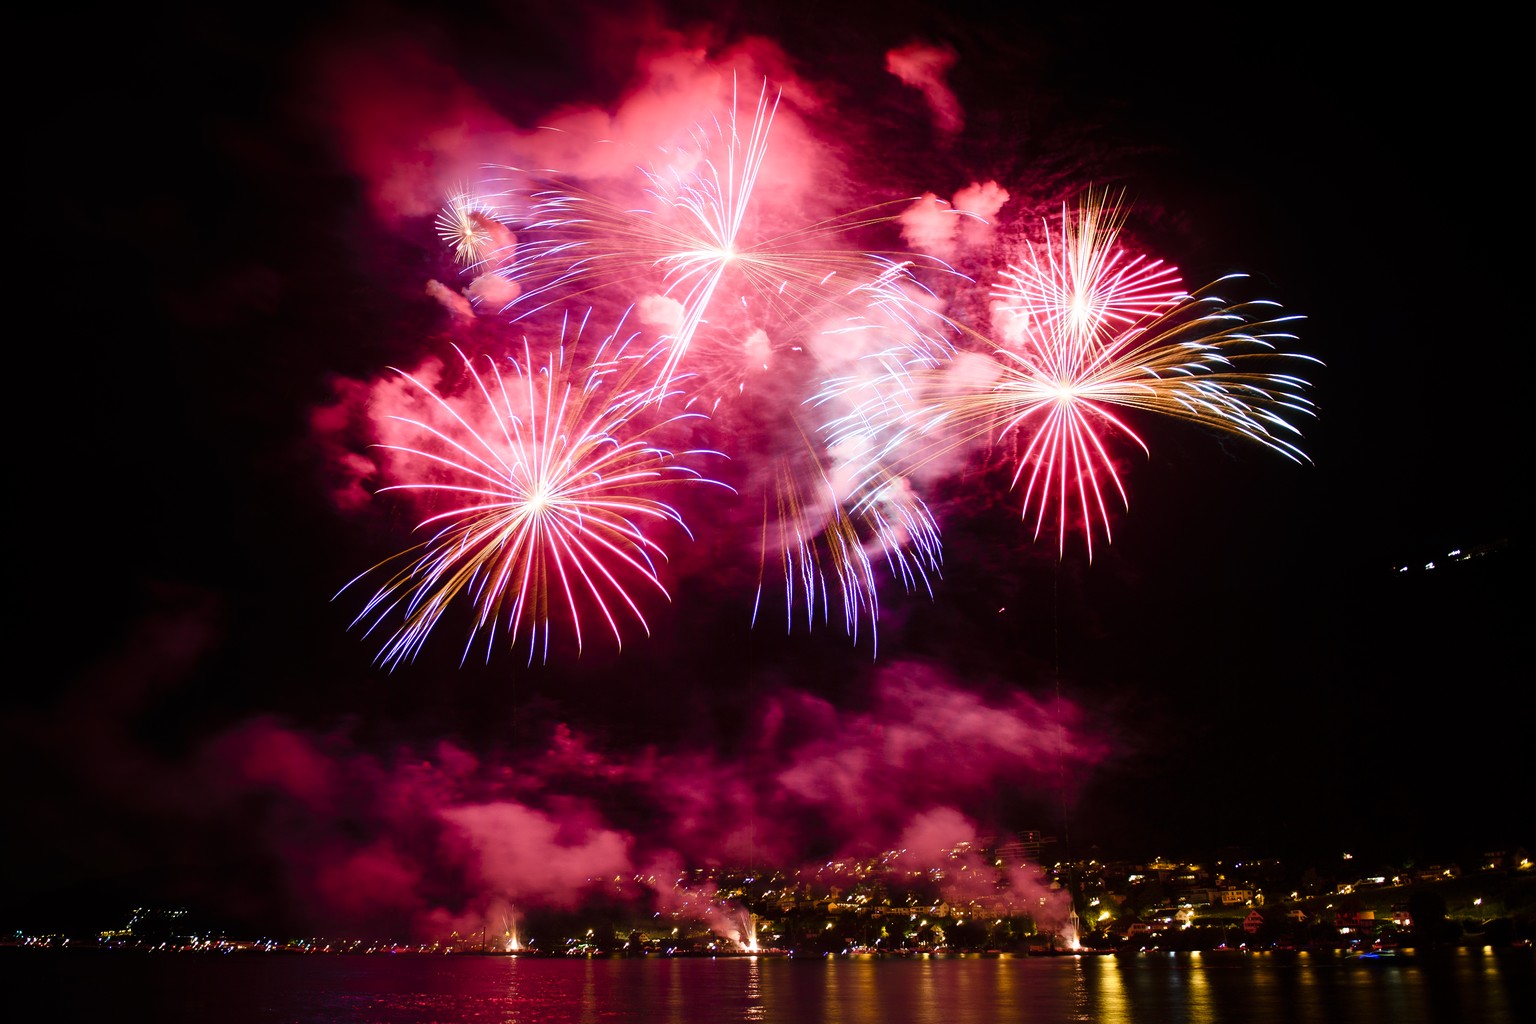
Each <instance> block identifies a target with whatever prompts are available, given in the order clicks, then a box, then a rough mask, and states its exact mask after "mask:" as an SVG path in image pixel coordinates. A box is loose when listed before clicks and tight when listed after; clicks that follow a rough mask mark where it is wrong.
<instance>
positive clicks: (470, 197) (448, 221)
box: [436, 187, 507, 272]
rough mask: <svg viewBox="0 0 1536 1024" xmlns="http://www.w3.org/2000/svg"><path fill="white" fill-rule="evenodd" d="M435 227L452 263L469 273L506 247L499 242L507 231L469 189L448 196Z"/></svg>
mask: <svg viewBox="0 0 1536 1024" xmlns="http://www.w3.org/2000/svg"><path fill="white" fill-rule="evenodd" d="M436 224H437V234H438V237H439V238H441V239H442V240H443V241H444V242H446V243H447V244H448V245H449V246H451V247H452V248H453V259H454V262H456V263H460V264H463V265H464V267H465V268H466V269H468V270H470V271H472V272H478V271H479V270H480V269H482V268H483V267H484V266H485V264H486V261H487V259H488V258H490V257H491V256H493V255H494V254H495V253H497V252H498V251H500V250H502V249H503V248H504V245H505V243H504V242H502V241H501V239H502V237H503V236H505V235H506V233H507V232H506V229H505V228H504V227H503V226H502V225H501V223H500V221H498V220H497V219H496V216H495V213H494V211H493V210H492V209H491V207H490V205H489V204H488V203H486V202H485V200H483V199H482V198H481V197H480V196H479V195H478V194H476V193H475V192H474V191H472V190H471V189H469V188H468V187H460V188H458V189H455V190H454V191H453V192H452V193H451V194H450V195H449V196H448V198H447V200H446V201H445V202H444V204H443V208H442V209H441V210H440V211H438V215H437V222H436Z"/></svg>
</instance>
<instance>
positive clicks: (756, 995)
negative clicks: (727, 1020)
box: [679, 956, 768, 1024]
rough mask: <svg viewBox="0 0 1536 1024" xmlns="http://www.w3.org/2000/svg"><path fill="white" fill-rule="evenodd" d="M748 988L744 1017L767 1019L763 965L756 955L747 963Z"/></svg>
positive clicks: (748, 1018)
mask: <svg viewBox="0 0 1536 1024" xmlns="http://www.w3.org/2000/svg"><path fill="white" fill-rule="evenodd" d="M746 990H747V1009H746V1013H745V1014H743V1017H744V1018H745V1019H746V1020H767V1019H768V1007H767V1006H765V1005H764V1001H763V965H762V964H761V963H760V962H759V961H758V959H757V957H755V956H754V957H753V958H752V960H751V962H750V963H749V964H748V965H747V987H746ZM679 1024H681V1022H679Z"/></svg>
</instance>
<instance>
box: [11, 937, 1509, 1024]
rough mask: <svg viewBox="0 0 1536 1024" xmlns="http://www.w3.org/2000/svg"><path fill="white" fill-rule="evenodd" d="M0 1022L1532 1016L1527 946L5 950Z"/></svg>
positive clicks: (1248, 1023)
mask: <svg viewBox="0 0 1536 1024" xmlns="http://www.w3.org/2000/svg"><path fill="white" fill-rule="evenodd" d="M0 983H3V984H4V996H3V1002H0V1005H4V1006H5V1007H7V1010H6V1011H5V1012H4V1014H3V1016H4V1018H5V1019H6V1020H8V1021H11V1022H15V1024H23V1022H30V1021H39V1022H42V1021H93V1022H99V1021H155V1022H157V1024H183V1022H194V1021H195V1022H199V1024H205V1022H206V1024H245V1022H263V1024H276V1022H283V1024H331V1022H338V1021H359V1022H372V1024H480V1022H484V1024H566V1022H570V1024H577V1022H580V1024H628V1022H637V1024H638V1022H646V1024H651V1022H657V1024H725V1022H764V1024H996V1022H1000V1021H1018V1022H1027V1024H1057V1022H1066V1021H1103V1022H1107V1024H1164V1022H1166V1024H1206V1022H1218V1021H1241V1022H1244V1024H1303V1022H1305V1024H1315V1022H1339V1024H1346V1022H1348V1024H1355V1022H1361V1021H1383V1022H1393V1024H1415V1022H1434V1024H1532V1022H1533V1021H1536V967H1533V959H1532V954H1531V951H1530V950H1507V949H1506V950H1493V949H1482V950H1480V949H1456V950H1447V951H1445V952H1443V953H1437V954H1435V955H1433V956H1416V957H1411V958H1408V957H1402V958H1397V959H1392V960H1388V959H1382V960H1376V961H1367V960H1358V959H1350V958H1347V957H1345V956H1344V955H1342V954H1341V955H1314V954H1308V953H1284V954H1277V953H1255V954H1244V953H1215V954H1212V953H1205V954H1199V953H1177V954H1169V953H1140V954H1130V955H1117V956H1090V957H1035V958H1018V957H990V958H988V957H954V958H943V959H922V958H913V959H874V958H869V959H860V958H839V959H827V960H807V959H788V958H776V957H775V958H746V957H731V958H722V959H702V958H701V959H685V958H677V959H645V960H622V959H570V960H561V959H545V958H532V957H480V956H436V957H434V956H424V955H393V956H392V955H388V954H378V955H372V956H365V955H303V954H293V953H272V954H261V953H239V954H232V955H223V956H221V955H217V954H185V953H183V954H148V953H74V952H47V951H28V950H7V951H3V953H0Z"/></svg>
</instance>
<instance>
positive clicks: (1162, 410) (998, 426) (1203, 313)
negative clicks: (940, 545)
mask: <svg viewBox="0 0 1536 1024" xmlns="http://www.w3.org/2000/svg"><path fill="white" fill-rule="evenodd" d="M1123 217H1124V214H1123V213H1122V212H1121V211H1120V209H1119V208H1118V206H1115V205H1108V206H1106V205H1105V200H1104V198H1103V197H1102V196H1095V195H1094V194H1092V193H1089V194H1088V196H1087V198H1085V199H1084V200H1083V202H1082V203H1081V205H1080V206H1079V211H1078V215H1077V218H1076V219H1075V220H1073V219H1072V218H1070V217H1069V216H1068V215H1067V213H1066V212H1065V211H1063V215H1062V226H1061V244H1060V246H1059V247H1057V246H1054V245H1052V244H1050V243H1049V242H1047V244H1046V246H1045V247H1044V249H1043V252H1042V251H1041V250H1040V249H1036V248H1033V247H1031V248H1030V250H1029V256H1030V258H1029V259H1028V260H1027V261H1025V262H1024V263H1022V264H1020V265H1015V266H1011V267H1010V268H1009V269H1008V271H1007V272H1005V273H1004V274H1003V275H1002V276H1003V279H1004V281H1005V282H1006V284H1005V285H1003V286H1001V287H999V288H998V289H997V290H996V291H995V292H994V295H995V297H996V298H998V299H999V300H1000V301H999V304H998V307H997V310H996V312H997V318H996V322H995V324H994V327H995V328H996V329H997V331H998V334H999V335H1000V337H1001V338H1002V342H1001V343H1000V344H999V343H995V342H989V341H988V340H987V339H986V338H983V337H981V336H980V335H979V334H977V333H976V332H975V331H973V330H971V329H970V328H962V330H963V331H964V333H965V334H966V335H967V336H968V337H969V338H971V340H972V341H973V342H979V343H981V344H984V345H989V346H990V347H991V350H992V351H991V353H990V355H988V354H983V353H979V352H975V351H966V352H963V353H961V354H960V355H958V356H957V357H956V358H955V359H954V360H951V361H950V362H949V364H947V365H944V366H940V367H937V368H934V369H923V370H921V371H919V372H918V373H916V374H914V373H911V372H902V373H900V374H888V375H886V376H885V377H883V378H876V379H875V380H873V381H872V382H865V383H864V385H863V391H862V392H860V391H858V390H856V389H853V388H850V387H848V386H847V385H846V382H833V383H832V386H831V388H830V389H829V390H830V392H831V393H836V394H837V395H839V396H840V397H843V398H845V399H849V400H850V402H851V403H852V409H851V411H849V412H845V413H844V414H842V415H841V416H838V417H835V418H833V419H831V420H830V421H829V423H828V425H827V428H826V429H827V433H828V435H829V436H830V437H832V438H834V439H837V440H839V441H843V442H846V441H848V440H849V439H854V438H858V439H861V440H862V443H863V445H864V447H865V450H866V451H867V452H868V453H869V459H868V465H869V466H870V467H871V471H873V472H879V473H888V472H901V473H904V474H912V473H915V472H917V471H918V470H919V469H921V467H922V466H923V465H925V464H926V463H929V462H932V461H935V460H937V459H939V458H940V457H941V456H944V455H947V454H949V453H952V452H955V451H959V450H964V449H967V448H970V447H972V446H975V445H977V444H984V445H995V444H998V443H1002V442H1008V443H1009V444H1010V445H1011V450H1012V451H1013V452H1014V460H1015V468H1014V473H1013V479H1012V484H1013V486H1014V487H1016V488H1017V487H1019V486H1020V484H1021V483H1022V485H1023V492H1024V493H1023V507H1022V514H1023V515H1024V517H1025V518H1026V519H1028V518H1030V516H1031V513H1033V519H1034V524H1033V525H1034V533H1035V536H1036V537H1038V536H1039V535H1040V533H1041V531H1042V529H1043V528H1044V525H1045V522H1046V518H1047V516H1048V515H1050V514H1053V513H1054V516H1055V518H1056V520H1057V523H1058V531H1057V537H1058V555H1060V554H1064V553H1065V547H1066V534H1067V532H1068V528H1069V525H1070V524H1071V523H1072V521H1073V517H1074V514H1075V515H1076V516H1077V518H1078V519H1079V520H1080V521H1081V523H1082V527H1083V532H1084V539H1085V542H1086V546H1087V549H1088V554H1089V557H1090V558H1091V557H1092V553H1093V535H1094V532H1095V530H1094V523H1096V522H1097V523H1098V524H1100V526H1102V528H1103V531H1104V535H1105V538H1106V539H1108V538H1109V537H1110V535H1111V534H1110V519H1111V515H1110V504H1109V502H1108V501H1107V500H1106V493H1108V492H1110V491H1113V492H1114V493H1115V494H1118V496H1119V500H1120V502H1121V504H1123V505H1126V506H1128V505H1129V499H1128V496H1127V494H1126V491H1125V486H1124V483H1123V481H1122V480H1121V478H1120V474H1119V472H1118V471H1117V470H1116V469H1115V465H1114V460H1113V458H1112V456H1111V453H1110V450H1109V447H1108V440H1109V438H1110V437H1111V436H1113V435H1116V434H1123V435H1125V436H1126V437H1128V438H1130V439H1131V440H1132V441H1133V442H1135V443H1136V444H1137V445H1138V446H1139V447H1140V448H1141V449H1142V450H1143V451H1144V452H1148V453H1149V454H1150V449H1149V448H1148V447H1147V444H1146V442H1145V441H1143V440H1142V438H1141V437H1140V436H1139V435H1138V434H1137V433H1136V431H1135V430H1134V429H1133V428H1132V426H1131V425H1130V424H1129V423H1128V422H1127V421H1126V419H1125V418H1123V417H1122V416H1121V415H1119V414H1118V412H1117V410H1119V409H1135V410H1141V411H1144V412H1151V413H1156V414H1159V415H1162V416H1169V417H1173V418H1176V419H1181V420H1185V421H1188V422H1191V423H1194V424H1197V425H1199V426H1202V427H1207V428H1214V429H1216V430H1219V431H1222V432H1225V433H1228V434H1232V435H1236V436H1240V437H1243V438H1246V439H1248V440H1250V441H1254V442H1257V443H1258V444H1261V445H1263V446H1265V447H1268V448H1271V449H1273V450H1275V451H1278V452H1280V453H1281V454H1283V455H1285V456H1286V457H1287V458H1290V459H1292V460H1294V461H1298V462H1302V461H1306V455H1305V454H1304V453H1303V451H1302V450H1301V448H1300V447H1299V441H1300V431H1299V430H1298V428H1297V427H1296V426H1295V424H1294V423H1293V422H1292V421H1293V420H1294V419H1296V418H1298V417H1306V416H1311V415H1314V408H1313V405H1312V403H1311V402H1310V401H1309V400H1308V399H1307V398H1306V397H1305V391H1306V389H1307V387H1308V384H1307V382H1306V380H1305V379H1303V378H1302V377H1300V376H1297V375H1296V374H1294V373H1291V372H1283V370H1282V369H1281V367H1283V366H1284V365H1285V364H1287V363H1289V362H1291V361H1295V360H1305V361H1312V362H1315V361H1316V360H1311V359H1310V357H1306V356H1300V355H1294V354H1289V353H1285V352H1283V351H1282V345H1284V344H1285V343H1287V342H1290V341H1293V340H1294V339H1295V335H1294V334H1292V333H1290V332H1289V330H1288V328H1289V325H1291V324H1292V323H1294V322H1295V321H1296V320H1299V319H1300V317H1295V316H1284V315H1281V314H1280V311H1279V308H1278V306H1276V305H1275V304H1274V303H1271V302H1267V301H1247V302H1228V301H1226V300H1225V299H1223V298H1222V297H1220V296H1219V295H1217V294H1215V289H1217V288H1220V287H1223V286H1230V285H1232V284H1233V283H1234V282H1236V281H1238V280H1240V279H1241V278H1242V275H1230V276H1228V277H1225V278H1222V279H1221V280H1220V281H1217V282H1215V283H1214V284H1212V285H1209V286H1207V287H1206V288H1205V289H1202V290H1201V291H1200V292H1197V293H1194V294H1187V293H1183V292H1181V291H1178V290H1176V287H1177V285H1178V277H1177V271H1176V270H1173V269H1172V268H1168V267H1164V266H1163V265H1161V264H1160V263H1156V262H1150V261H1147V260H1145V259H1144V258H1140V257H1136V258H1131V257H1128V256H1126V255H1125V254H1124V252H1123V251H1122V250H1120V249H1119V248H1118V247H1117V240H1118V234H1119V227H1120V224H1121V223H1122V221H1123Z"/></svg>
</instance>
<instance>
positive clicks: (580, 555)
mask: <svg viewBox="0 0 1536 1024" xmlns="http://www.w3.org/2000/svg"><path fill="white" fill-rule="evenodd" d="M565 337H566V335H565V331H564V330H562V335H561V344H560V345H558V346H557V347H555V348H554V349H553V350H551V351H550V352H549V353H548V354H547V355H546V356H545V357H544V362H543V364H542V365H540V364H539V362H538V360H537V359H536V358H535V357H534V355H533V352H532V350H531V347H529V345H528V343H527V342H526V340H525V343H524V353H523V358H522V360H521V361H518V360H516V359H509V360H508V363H509V370H508V371H507V372H503V370H502V369H501V368H500V367H499V366H498V365H497V364H496V363H495V362H494V361H491V360H489V359H487V361H486V362H487V365H486V368H485V369H484V370H483V371H482V370H477V369H476V368H475V366H474V364H473V362H472V361H471V360H470V358H469V357H468V356H466V355H464V353H463V352H462V351H460V352H459V356H460V358H461V360H462V362H463V364H464V371H465V374H466V377H467V378H468V380H469V382H470V384H471V386H470V387H469V389H468V390H467V392H466V393H465V394H464V395H462V396H457V397H454V396H445V395H444V394H442V393H440V392H439V391H437V390H434V389H433V388H431V387H429V386H428V385H426V384H424V383H422V381H420V380H419V379H418V378H416V377H415V376H412V375H411V374H408V373H405V372H404V371H400V370H396V371H395V372H396V373H399V374H400V375H401V376H402V377H403V378H404V379H405V381H407V382H408V384H409V385H410V386H411V387H412V388H413V389H415V390H416V391H417V392H419V393H420V395H422V396H424V397H425V398H426V399H427V406H428V409H429V410H430V414H429V415H428V416H427V417H426V418H420V419H418V418H413V417H406V416H395V417H391V418H392V419H394V420H396V421H398V422H399V423H401V424H403V425H404V426H405V427H406V428H408V430H410V431H412V432H414V434H415V436H416V437H417V440H416V442H415V443H414V444H411V445H394V444H386V445H380V446H379V447H382V448H385V449H388V450H390V451H393V452H395V453H397V454H398V455H399V456H400V457H401V463H402V465H403V466H405V467H408V475H407V476H406V478H405V479H406V482H403V483H396V484H392V485H390V486H387V487H384V488H381V492H390V491H406V492H416V493H418V494H420V495H423V496H425V497H428V498H431V499H436V500H437V501H438V502H439V503H447V504H448V505H449V507H448V508H446V509H444V510H442V511H437V512H434V513H433V514H431V515H429V516H427V517H426V518H425V519H423V520H422V521H421V523H420V524H419V525H418V529H423V530H425V529H430V530H433V531H434V532H433V534H432V536H431V538H430V539H428V540H427V541H425V542H424V543H422V544H420V545H418V546H417V547H415V548H412V549H410V550H409V551H406V552H404V553H402V554H399V555H396V556H394V557H393V558H390V559H387V560H386V561H385V562H382V563H380V564H379V565H377V566H375V567H374V568H373V569H370V570H368V572H365V573H363V574H362V575H361V576H359V577H357V578H355V579H353V580H352V581H351V582H350V583H348V584H347V587H344V588H343V591H345V590H346V589H348V588H350V587H352V586H353V585H354V584H356V583H357V582H358V581H359V580H361V579H363V578H364V577H367V576H369V575H371V574H373V573H376V572H380V571H390V575H389V578H388V579H387V581H386V582H385V583H384V584H383V585H382V586H380V587H379V589H378V590H377V591H376V592H375V593H374V595H373V596H372V597H371V598H370V599H369V600H368V602H367V604H366V606H365V607H364V608H363V610H362V612H360V613H359V615H358V616H357V618H356V619H355V620H354V623H353V624H354V626H356V625H357V624H359V623H366V624H367V634H369V635H371V634H373V633H374V632H375V631H383V632H384V634H385V638H384V643H383V646H382V649H381V651H380V653H379V661H380V662H381V663H382V664H385V665H387V666H389V667H391V668H394V667H396V666H398V665H399V664H400V663H401V662H403V661H406V660H410V659H413V658H414V657H415V656H416V655H417V653H418V652H419V651H420V649H421V646H422V644H423V643H424V642H425V640H426V638H427V636H428V634H429V633H430V632H431V631H432V630H433V628H434V627H435V626H436V625H437V624H438V623H439V622H440V621H441V620H442V618H443V616H444V614H445V613H446V612H447V611H448V609H449V608H450V607H451V606H453V605H455V604H456V603H459V602H467V603H468V604H470V605H472V607H473V616H472V624H471V627H470V632H469V638H468V640H467V641H466V644H465V650H464V657H466V658H467V657H468V654H469V650H470V648H471V646H472V645H473V644H474V642H475V640H476V638H477V637H479V636H483V637H484V643H485V648H486V656H487V657H489V655H490V652H491V649H492V648H493V646H494V644H495V641H496V636H497V633H498V632H504V633H505V634H506V645H507V646H508V647H514V648H515V647H516V646H518V644H519V642H520V641H521V640H522V639H524V638H526V641H527V644H528V656H529V660H530V662H531V661H532V659H533V658H534V656H535V655H536V654H540V655H541V656H542V657H544V658H547V657H548V651H549V644H550V633H551V629H552V626H553V624H554V622H555V621H556V618H557V615H561V616H563V618H564V619H565V620H566V623H565V624H566V626H567V627H568V628H569V629H570V631H571V632H572V634H573V635H574V639H575V643H576V647H577V651H578V653H579V652H580V650H581V647H582V644H583V642H584V640H585V638H586V633H587V629H586V623H587V622H588V621H589V620H594V619H595V620H597V621H599V622H601V623H602V624H604V625H606V627H607V630H608V631H609V632H611V633H612V635H613V638H614V640H615V641H616V642H617V643H619V644H620V645H621V646H622V643H623V636H622V631H621V628H620V622H621V619H627V618H632V619H633V620H634V621H635V622H636V623H638V625H639V626H640V627H641V628H642V629H644V630H645V631H646V632H647V633H649V626H648V625H647V624H646V621H645V616H644V614H643V612H642V610H641V607H640V603H639V601H638V599H637V597H636V596H635V595H634V594H633V593H632V592H631V588H632V586H633V584H635V583H639V584H643V585H645V587H647V588H648V589H654V590H656V591H659V592H660V593H661V594H662V596H663V597H666V596H667V591H666V588H665V587H664V586H663V584H662V582H661V579H660V577H659V575H658V571H657V560H658V559H663V558H664V557H665V555H664V552H663V550H662V548H661V546H660V544H659V543H658V542H657V541H656V540H654V539H653V538H652V537H650V536H648V535H647V533H646V532H645V530H644V529H643V524H644V523H646V522H648V521H649V522H652V523H670V524H674V525H675V526H677V527H679V528H681V529H682V530H683V532H684V533H686V532H687V528H686V526H685V525H684V524H683V520H682V517H681V515H680V514H679V513H678V512H677V510H676V509H674V508H673V507H672V506H670V505H668V504H665V503H663V502H662V501H661V500H660V498H659V497H658V496H657V492H658V491H660V490H662V489H663V488H664V487H665V486H666V485H670V484H676V483H697V482H713V481H709V480H708V479H707V478H706V477H704V476H703V475H701V473H700V472H699V471H697V470H696V469H694V468H692V467H691V465H690V462H691V461H692V460H693V459H694V458H695V457H697V456H700V455H705V454H714V453H705V452H701V451H683V452H678V453H673V452H672V451H669V450H668V449H666V448H662V447H658V446H657V443H656V441H655V438H656V437H658V436H659V435H660V434H661V433H662V432H664V431H665V430H666V428H668V427H669V426H671V425H673V424H676V423H677V422H678V421H680V420H683V419H693V418H698V416H699V414H697V413H687V412H684V413H680V414H676V415H673V416H658V415H654V407H655V405H656V399H655V396H654V392H653V389H652V380H651V377H650V376H648V375H647V372H646V371H647V370H648V368H649V365H650V360H649V359H647V358H645V357H637V356H633V355H630V354H629V353H628V351H627V349H628V343H627V341H626V342H620V341H619V340H618V337H617V334H614V335H610V336H609V337H608V338H606V339H605V340H604V342H603V344H602V345H601V346H600V347H599V349H598V351H597V353H596V354H595V356H594V358H593V359H592V360H591V361H590V362H589V363H587V364H586V365H585V366H584V367H578V366H577V365H576V363H575V359H574V356H573V354H572V352H571V351H569V350H568V348H567V345H566V344H565ZM579 338H580V329H579V328H578V329H577V330H576V332H575V336H574V338H573V339H572V346H574V342H575V341H576V340H579ZM401 562H404V563H405V564H404V565H403V567H400V568H397V569H390V568H389V567H393V566H397V565H399V564H400V563H401ZM388 623H397V624H395V625H393V626H391V625H388Z"/></svg>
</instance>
